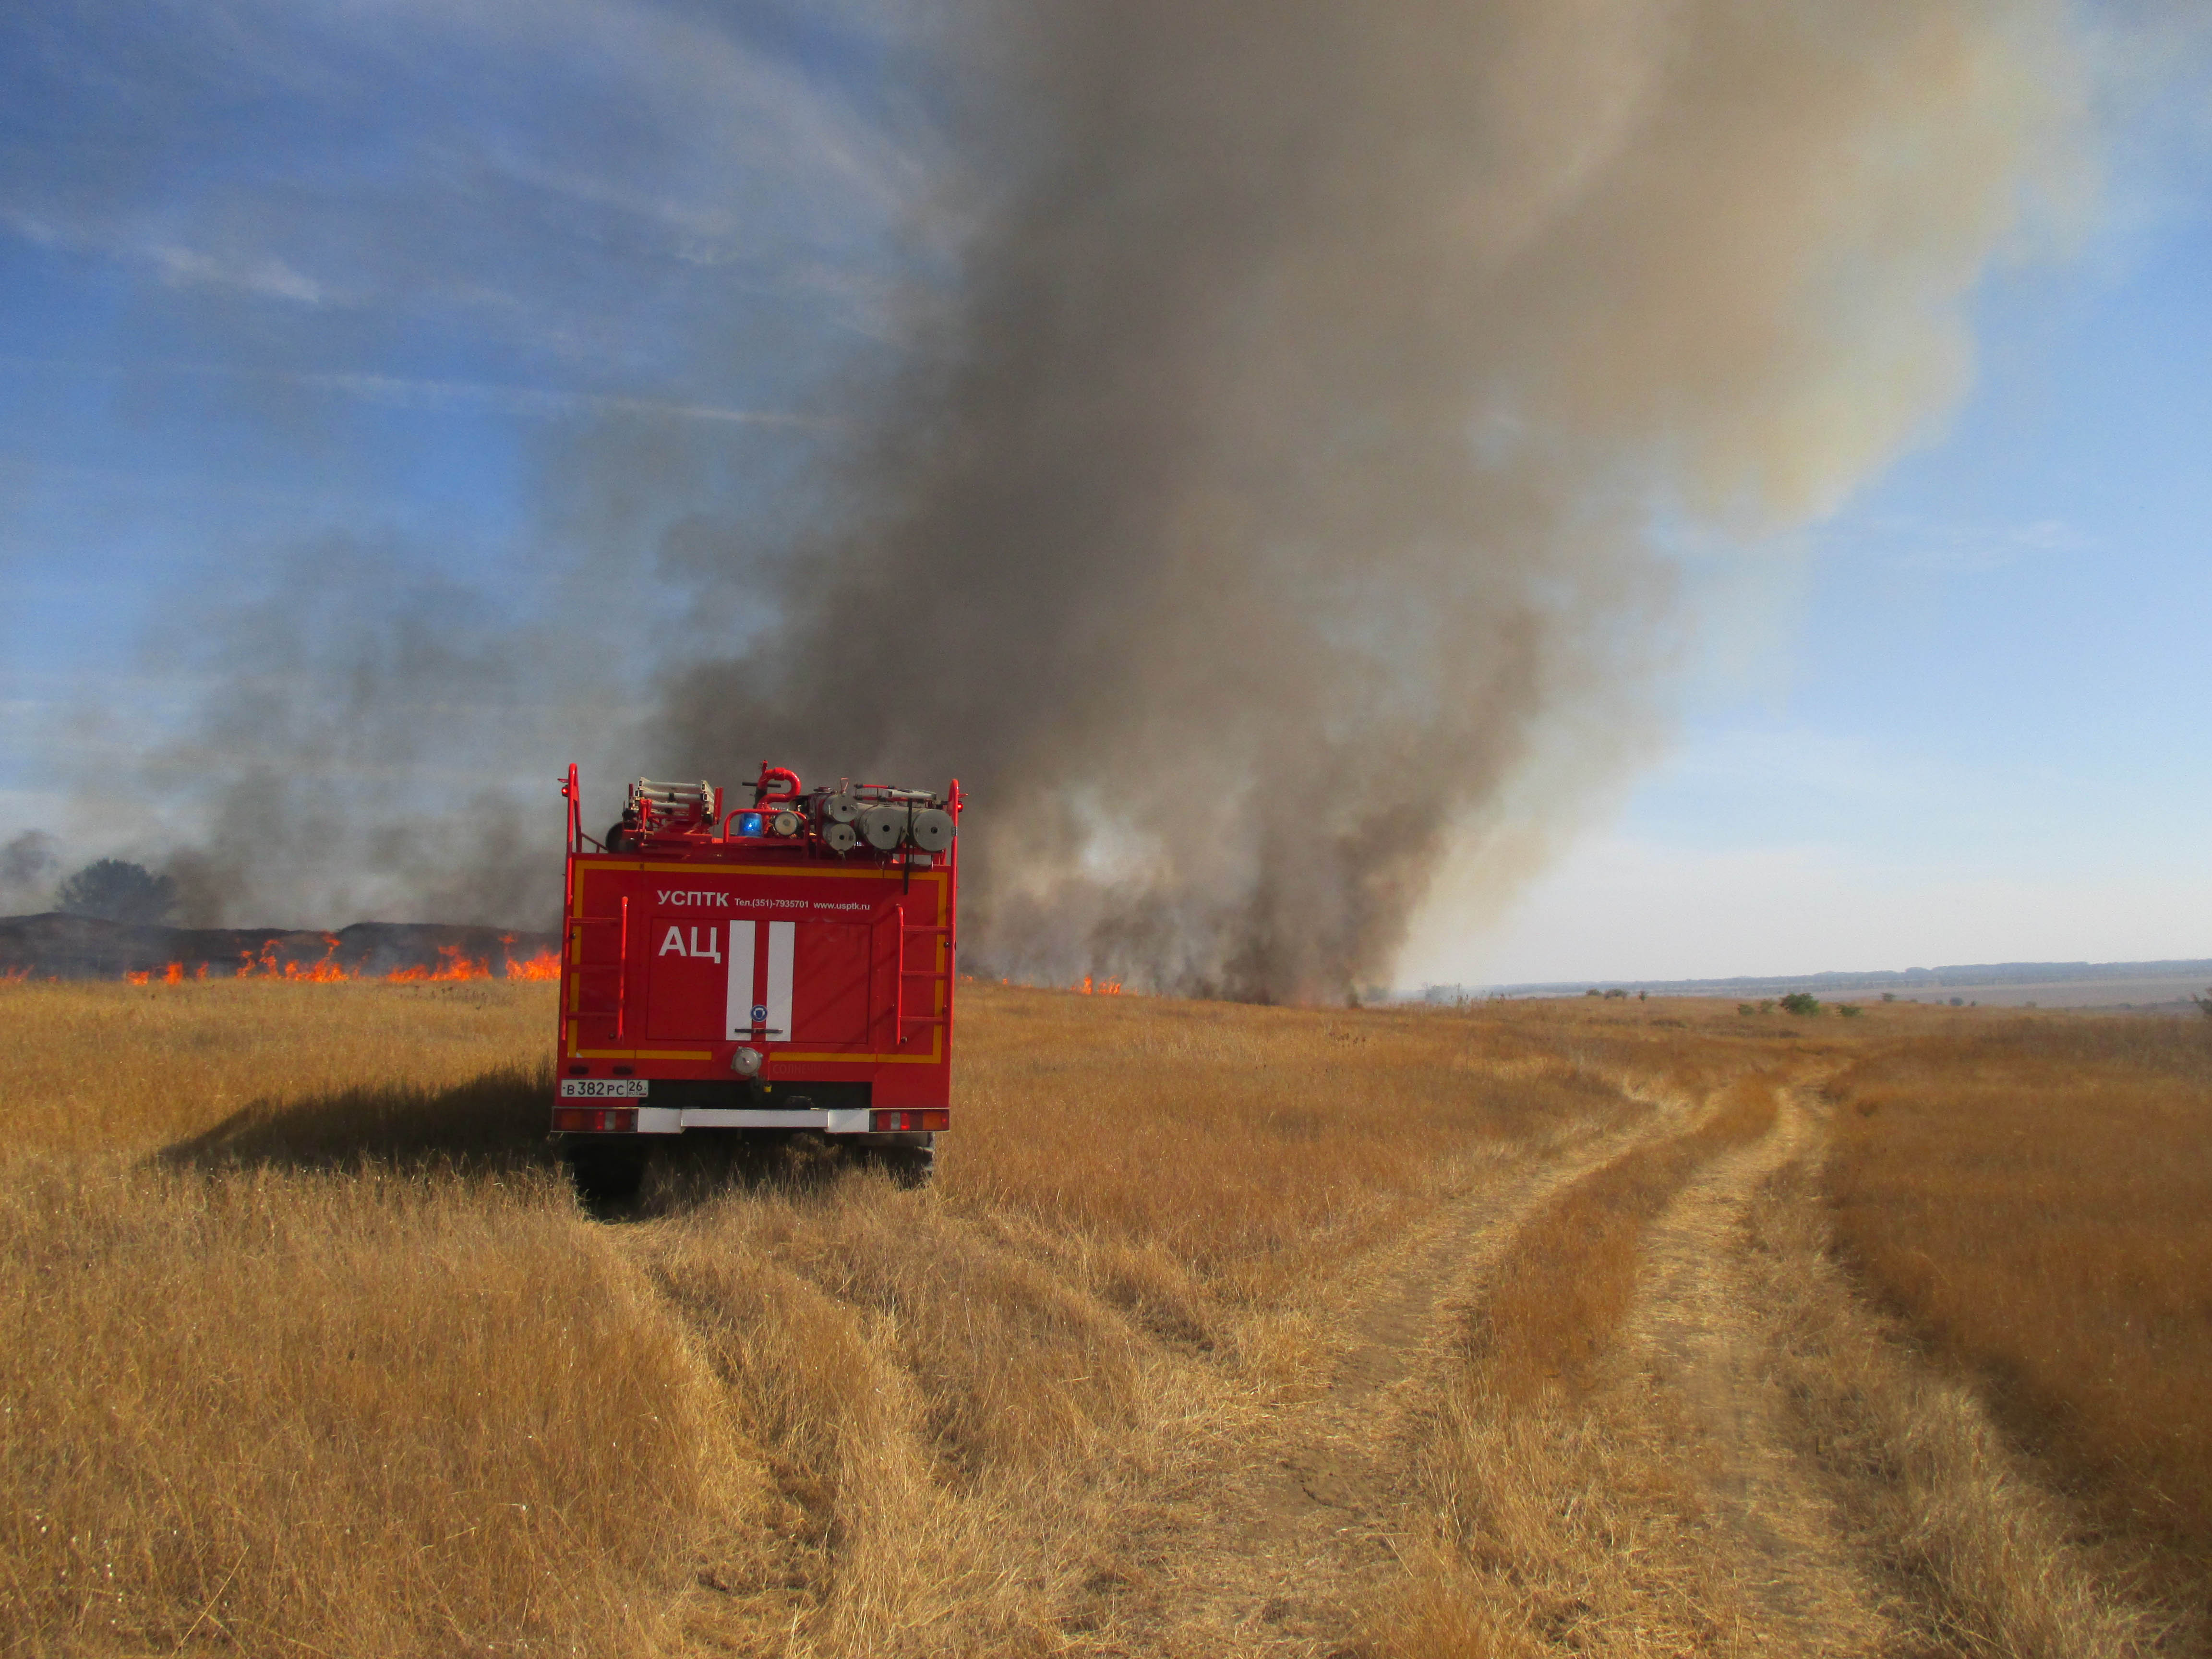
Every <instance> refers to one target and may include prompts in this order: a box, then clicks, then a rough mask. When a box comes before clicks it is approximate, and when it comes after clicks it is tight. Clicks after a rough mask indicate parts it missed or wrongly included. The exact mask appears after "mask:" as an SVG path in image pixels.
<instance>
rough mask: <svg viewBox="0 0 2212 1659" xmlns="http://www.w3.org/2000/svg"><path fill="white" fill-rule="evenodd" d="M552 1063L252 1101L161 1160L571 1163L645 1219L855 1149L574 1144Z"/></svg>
mask: <svg viewBox="0 0 2212 1659" xmlns="http://www.w3.org/2000/svg"><path fill="white" fill-rule="evenodd" d="M552 1097H553V1073H552V1072H551V1071H550V1069H549V1068H546V1067H544V1066H538V1067H530V1066H499V1067H495V1069H493V1070H491V1071H488V1072H483V1073H479V1074H477V1076H475V1077H472V1078H470V1079H467V1080H466V1081H465V1082H462V1083H458V1084H454V1085H450V1086H448V1087H446V1088H441V1089H433V1088H422V1087H410V1086H408V1085H380V1086H365V1087H359V1088H352V1089H341V1090H337V1091H332V1092H330V1093H327V1094H319V1095H310V1096H307V1097H305V1098H304V1099H299V1100H291V1101H284V1102H275V1101H267V1100H258V1101H252V1102H249V1103H247V1104H246V1105H244V1106H242V1107H240V1109H238V1110H236V1111H234V1112H233V1113H232V1114H231V1115H229V1116H228V1117H226V1118H224V1119H223V1120H222V1121H221V1122H220V1123H217V1124H216V1125H214V1126H213V1127H210V1128H208V1129H206V1130H204V1131H202V1132H201V1133H198V1134H196V1135H192V1136H190V1137H188V1138H187V1139H183V1140H179V1141H177V1142H175V1143H173V1145H171V1146H166V1147H164V1148H162V1149H161V1152H158V1153H156V1154H155V1162H156V1163H158V1164H161V1165H164V1166H166V1167H167V1168H170V1169H178V1170H203V1171H206V1172H210V1173H213V1172H216V1171H221V1170H239V1169H278V1170H349V1169H357V1168H360V1167H362V1166H363V1165H365V1164H366V1165H374V1166H376V1167H378V1168H380V1169H384V1170H397V1171H410V1172H423V1171H429V1170H438V1171H442V1172H448V1173H452V1174H456V1175H460V1176H491V1175H501V1174H510V1173H513V1172H515V1171H518V1170H544V1171H547V1172H564V1173H566V1174H567V1175H568V1176H569V1177H570V1178H571V1179H572V1180H573V1182H574V1188H575V1190H576V1194H577V1197H578V1199H579V1200H580V1202H581V1203H582V1205H583V1206H584V1208H585V1209H586V1211H587V1212H589V1213H590V1214H592V1216H593V1217H595V1218H598V1219H599V1220H602V1221H641V1220H650V1219H653V1218H655V1217H659V1216H666V1215H671V1214H675V1213H678V1212H682V1211H685V1210H690V1209H693V1208H696V1207H698V1206H701V1205H703V1204H707V1203H709V1202H712V1201H713V1200H714V1199H716V1198H718V1197H720V1196H721V1195H723V1194H726V1193H728V1192H729V1191H731V1190H732V1188H735V1189H738V1190H741V1191H748V1190H749V1191H756V1192H758V1191H768V1190H775V1191H781V1192H786V1193H788V1192H792V1191H794V1190H811V1189H815V1188H822V1187H824V1186H827V1185H829V1183H830V1182H833V1181H835V1180H836V1179H837V1178H838V1177H840V1176H842V1175H844V1174H845V1173H847V1172H848V1170H849V1169H850V1167H851V1165H850V1163H849V1162H848V1159H846V1158H842V1157H840V1156H839V1155H838V1154H836V1152H832V1151H829V1150H827V1149H825V1148H824V1147H823V1146H822V1144H821V1142H820V1139H819V1137H805V1136H799V1137H793V1138H792V1139H789V1140H769V1141H763V1142H757V1143H748V1144H745V1145H743V1146H738V1145H733V1144H726V1143H708V1144H702V1138H700V1137H688V1138H687V1139H690V1141H691V1142H692V1143H693V1144H691V1145H688V1146H687V1145H684V1144H681V1143H676V1144H669V1145H665V1146H646V1145H645V1144H643V1143H642V1142H633V1143H632V1144H630V1145H629V1146H607V1145H606V1144H605V1143H600V1144H599V1145H598V1146H572V1147H569V1148H568V1149H565V1150H564V1149H563V1148H562V1146H561V1145H560V1144H559V1143H558V1142H556V1141H555V1140H554V1139H552V1138H551V1137H550V1135H549V1134H548V1133H547V1118H548V1115H549V1113H548V1110H547V1103H548V1102H550V1100H551V1099H552Z"/></svg>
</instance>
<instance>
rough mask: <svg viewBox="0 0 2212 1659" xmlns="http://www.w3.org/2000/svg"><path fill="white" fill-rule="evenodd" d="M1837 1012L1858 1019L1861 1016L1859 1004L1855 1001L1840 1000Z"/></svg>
mask: <svg viewBox="0 0 2212 1659" xmlns="http://www.w3.org/2000/svg"><path fill="white" fill-rule="evenodd" d="M1836 1012H1838V1013H1839V1014H1841V1015H1842V1016H1843V1017H1844V1018H1845V1019H1857V1018H1858V1017H1859V1009H1858V1005H1857V1003H1855V1002H1839V1003H1838V1004H1837V1005H1836Z"/></svg>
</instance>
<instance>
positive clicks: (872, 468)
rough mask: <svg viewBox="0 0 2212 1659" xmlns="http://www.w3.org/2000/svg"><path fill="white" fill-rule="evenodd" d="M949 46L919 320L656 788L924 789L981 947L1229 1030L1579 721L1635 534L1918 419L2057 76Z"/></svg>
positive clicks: (1469, 12)
mask: <svg viewBox="0 0 2212 1659" xmlns="http://www.w3.org/2000/svg"><path fill="white" fill-rule="evenodd" d="M958 15H960V16H961V17H962V18H963V20H964V23H963V27H964V28H965V29H966V31H967V33H964V34H963V36H962V37H961V38H960V39H959V40H956V41H955V42H954V43H953V51H954V53H955V57H956V59H957V62H958V64H960V66H961V67H962V69H963V73H964V76H965V80H964V82H963V84H965V85H967V86H969V88H972V89H974V91H975V101H974V103H973V104H972V106H970V107H969V110H968V111H967V121H966V125H965V126H964V127H963V130H962V131H961V133H960V135H959V136H960V139H961V143H962V144H963V155H964V156H965V158H966V160H967V162H968V164H969V167H970V168H971V170H972V173H971V176H970V178H969V181H968V182H969V184H970V185H975V186H976V191H975V194H976V195H977V196H980V198H981V200H982V201H983V202H984V203H985V204H986V206H985V210H984V211H983V213H982V214H981V223H980V228H976V229H975V231H974V232H973V234H972V235H971V236H970V237H969V239H968V240H967V241H966V243H965V245H964V247H963V252H962V256H961V277H960V283H959V286H958V289H957V294H956V295H954V296H953V303H952V305H951V309H950V313H949V319H945V320H940V321H939V322H937V323H935V324H933V325H930V326H928V327H927V328H918V329H917V336H918V337H917V339H916V341H915V347H914V350H913V354H912V358H911V362H910V366H909V368H908V372H907V373H906V374H905V375H904V377H903V379H902V380H901V381H900V383H899V384H898V385H897V386H896V387H895V388H893V389H892V391H891V392H890V393H889V394H888V395H886V396H884V397H882V398H879V399H878V400H876V401H874V402H872V403H871V404H870V405H869V406H867V407H866V408H864V409H862V410H856V411H853V412H852V415H851V418H852V419H853V420H854V422H855V423H856V425H857V427H858V428H859V429H860V431H861V432H863V433H864V434H865V436H864V437H863V438H862V439H861V440H860V441H858V442H857V443H856V444H855V446H854V449H853V450H852V452H851V453H848V455H846V456H845V457H844V458H843V459H842V463H841V468H842V471H841V472H840V475H839V478H838V481H837V484H838V487H837V490H836V496H837V499H839V500H841V501H842V503H843V507H844V510H843V511H842V515H841V517H840V518H839V520H838V521H837V522H836V523H835V524H832V525H828V526H823V527H822V529H821V531H820V532H819V534H818V535H817V537H815V538H813V539H812V540H811V542H809V543H808V544H805V545H802V546H799V547H798V548H797V549H795V550H793V552H792V554H791V556H789V558H788V559H787V561H786V562H781V563H779V564H778V565H777V566H776V567H775V570H774V572H773V573H772V574H770V573H763V571H762V570H760V569H758V568H754V567H752V566H750V565H746V564H744V563H742V562H739V561H738V560H737V559H735V558H734V557H733V558H732V561H731V564H730V568H729V569H728V570H727V572H726V576H727V581H728V585H729V588H730V589H731V590H738V589H741V588H744V587H745V586H748V585H758V584H763V583H765V584H767V586H769V589H770V590H771V592H772V594H773V598H774V600H775V605H776V606H777V608H778V610H779V611H780V615H781V622H780V624H779V626H777V627H776V628H775V629H773V630H771V633H770V634H769V636H768V637H769V640H770V642H769V643H768V644H766V645H764V646H763V647H760V648H758V649H757V650H755V651H753V652H752V653H750V654H748V655H746V656H744V658H742V659H738V660H735V661H730V662H724V663H720V664H717V665H708V666H706V667H704V668H702V669H697V670H694V671H688V672H686V673H685V674H684V676H682V677H681V678H680V680H671V694H670V701H669V715H670V726H671V729H670V731H669V732H668V736H669V738H670V739H671V748H672V750H673V751H674V752H680V753H682V754H684V755H686V756H689V757H697V759H698V760H699V761H701V762H707V763H711V764H712V766H713V767H714V768H715V769H718V775H750V770H751V768H752V767H753V765H754V764H756V763H757V762H758V761H759V760H760V759H761V757H763V756H774V757H778V758H779V759H781V758H782V757H793V758H794V759H796V760H797V761H798V763H799V764H800V765H801V766H802V767H806V766H812V767H814V768H816V769H824V768H827V769H836V770H838V771H850V772H852V773H854V775H860V774H862V773H867V774H870V775H877V776H880V777H883V778H885V779H888V780H892V781H907V780H920V779H930V780H940V779H942V778H943V777H945V776H947V775H951V774H954V773H957V774H958V775H960V776H961V778H962V780H963V783H964V784H965V785H966V786H968V787H969V788H970V789H971V790H972V791H973V793H974V798H975V804H976V811H975V816H974V817H973V819H972V823H973V825H974V839H973V840H971V842H969V846H968V848H967V849H966V856H967V857H968V858H969V859H970V860H973V862H972V863H971V864H970V865H969V869H970V870H971V872H973V873H974V874H975V876H976V877H977V878H980V879H979V880H978V882H977V884H976V892H977V904H976V908H975V915H976V916H977V923H976V927H975V933H973V934H972V935H971V943H972V947H973V949H974V950H975V951H979V952H981V954H982V955H984V956H985V957H987V958H988V959H990V960H992V961H994V962H999V963H1008V964H1010V965H1012V966H1015V967H1018V968H1021V969H1026V970H1028V971H1031V972H1039V973H1052V974H1066V973H1070V972H1074V971H1084V970H1088V969H1105V970H1110V971H1115V972H1118V973H1121V974H1122V975H1125V976H1128V977H1130V978H1132V979H1133V980H1134V981H1137V982H1139V983H1144V982H1149V983H1151V984H1153V985H1156V986H1160V987H1169V988H1178V989H1191V990H1207V991H1211V992H1213V993H1216V994H1227V995H1231V996H1237V997H1245V998H1261V999H1271V1000H1291V999H1296V1000H1326V999H1334V998H1337V997H1340V996H1342V995H1344V994H1346V992H1347V991H1348V990H1350V989H1352V987H1356V986H1358V985H1359V984H1362V983H1365V982H1369V981H1372V980H1373V979H1375V978H1376V977H1379V976H1382V975H1385V974H1387V972H1388V970H1389V965H1390V961H1391V958H1392V956H1393V954H1394V952H1395V950H1396V948H1397V947H1398V945H1400V944H1401V941H1402V939H1403V936H1404V932H1405V928H1406V926H1407V920H1408V917H1409V915H1410V913H1411V911H1412V909H1413V907H1414V906H1415V905H1416V904H1417V903H1418V902H1419V901H1420V899H1421V897H1422V896H1423V895H1424V892H1425V890H1426V888H1427V885H1428V884H1429V882H1430V879H1431V876H1432V874H1433V872H1434V869H1435V866H1436V863H1437V858H1438V856H1439V853H1440V850H1441V849H1443V848H1444V847H1446V846H1447V845H1448V844H1449V843H1450V842H1452V840H1453V838H1454V837H1455V836H1459V835H1462V834H1463V833H1466V832H1467V830H1468V826H1469V825H1470V824H1475V823H1480V821H1481V820H1482V818H1483V817H1484V815H1485V814H1486V813H1487V812H1494V811H1496V810H1497V805H1498V799H1499V796H1500V793H1501V791H1502V790H1503V789H1504V788H1505V787H1506V786H1507V785H1508V784H1509V783H1510V782H1511V781H1513V779H1514V778H1515V777H1516V775H1517V774H1518V773H1519V772H1520V770H1521V769H1522V767H1523V766H1524V765H1525V764H1526V763H1528V760H1529V758H1530V756H1531V754H1532V752H1534V750H1537V749H1538V748H1540V747H1541V745H1543V744H1553V743H1557V742H1559V741H1562V740H1564V739H1563V738H1561V736H1560V734H1561V733H1563V732H1568V731H1571V730H1574V729H1578V728H1579V729H1583V730H1592V729H1595V730H1601V731H1602V730H1607V729H1608V728H1611V729H1618V727H1619V719H1618V718H1616V717H1614V716H1611V715H1609V714H1608V711H1613V710H1626V709H1627V708H1629V707H1630V706H1631V705H1632V703H1633V702H1634V700H1635V699H1634V693H1635V692H1636V690H1637V689H1638V687H1639V686H1640V685H1641V684H1644V682H1645V678H1646V674H1647V671H1648V669H1649V667H1650V659H1651V658H1652V657H1653V656H1654V654H1655V647H1654V645H1653V643H1652V642H1653V641H1655V640H1656V639H1657V638H1658V637H1659V636H1660V635H1661V633H1662V629H1659V628H1658V627H1657V626H1656V617H1658V616H1660V615H1662V614H1663V610H1664V603H1665V599H1664V589H1665V584H1664V582H1663V581H1662V580H1661V579H1660V578H1659V576H1658V574H1657V567H1656V564H1655V562H1654V561H1652V560H1651V559H1650V557H1649V556H1648V555H1647V554H1646V552H1645V550H1644V540H1643V527H1644V525H1645V524H1646V523H1647V522H1648V520H1650V517H1651V515H1652V514H1653V513H1655V512H1656V511H1668V512H1673V513H1689V514H1691V515H1692V516H1697V515H1699V514H1708V515H1722V516H1726V517H1727V518H1728V519H1729V521H1730V522H1731V523H1732V524H1733V525H1734V526H1735V527H1738V528H1747V529H1752V530H1768V529H1771V528H1774V527H1776V526H1780V525H1786V524H1788V523H1790V522H1793V521H1796V520H1802V519H1804V518H1806V517H1808V516H1811V515H1813V514H1814V513H1818V512H1820V511H1822V510H1825V509H1826V507H1830V506H1831V505H1832V503H1833V502H1834V501H1835V500H1836V499H1838V496H1839V495H1840V494H1841V492H1842V491H1843V490H1844V489H1846V488H1847V487H1848V486H1849V484H1850V483H1851V482H1852V481H1853V480H1854V479H1855V478H1857V477H1860V476H1862V475H1863V472H1864V471H1866V470H1867V469H1868V468H1869V467H1871V466H1872V465H1877V464H1878V463H1879V462H1880V461H1881V459H1884V458H1885V457H1886V456H1887V454H1888V453H1891V452H1892V451H1893V448H1894V447H1895V446H1896V445H1897V444H1898V442H1899V441H1900V439H1901V438H1902V437H1903V436H1904V435H1905V434H1906V433H1907V432H1908V431H1910V430H1911V428H1912V426H1913V424H1914V423H1915V422H1918V421H1920V420H1921V419H1923V417H1924V416H1925V415H1926V413H1927V412H1928V410H1929V409H1930V408H1931V407H1940V406H1941V404H1942V401H1943V400H1944V399H1945V398H1948V397H1950V396H1952V395H1954V393H1955V391H1956V390H1957V387H1958V386H1959V385H1960V381H1961V380H1962V378H1963V375H1964V372H1965V368H1964V365H1965V355H1964V347H1963V345H1962V343H1961V336H1960V331H1959V328H1958V325H1957V323H1956V320H1955V315H1954V312H1955V304H1956V301H1957V300H1958V298H1959V297H1960V295H1961V294H1962V293H1963V292H1964V291H1965V289H1966V288H1967V287H1968V286H1969V285H1970V284H1971V283H1972V280H1973V277H1974V276H1975V275H1976V273H1977V272H1978V270H1979V269H1980V267H1981V265H1982V264H1983V263H1984V260H1985V258H1986V257H1987V255H1988V253H1989V251H1990V248H1991V247H1992V246H1995V245H1996V243H1997V241H1998V240H2000V239H2001V238H2002V237H2003V236H2004V235H2006V234H2008V231H2009V230H2010V229H2011V228H2012V227H2013V222H2014V219H2015V215H2016V213H2017V204H2018V202H2019V200H2020V199H2021V189H2020V186H2021V179H2022V175H2023V173H2027V172H2028V171H2030V170H2032V168H2033V167H2034V166H2035V165H2036V158H2037V157H2038V155H2039V154H2040V151H2039V148H2038V147H2039V145H2040V144H2042V143H2045V142H2047V140H2048V138H2049V136H2050V135H2051V134H2052V133H2054V132H2057V131H2060V130H2062V129H2063V127H2064V125H2065V122H2066V108H2065V100H2064V96H2063V88H2065V87H2067V86H2069V85H2070V84H2071V81H2070V79H2069V73H2070V72H2069V65H2068V64H2067V63H2066V62H2065V61H2063V54H2061V53H2060V47H2061V46H2062V44H2063V28H2062V24H2063V16H2062V14H2061V13H2060V12H2059V10H2058V9H2057V7H2056V6H2055V5H2049V6H2047V5H2044V4H2040V3H2033V0H2022V3H2019V4H2015V5H2012V6H2003V5H1990V4H1980V3H1976V4H1966V3H1957V4H1945V3H1942V0H1911V3H1909V4H1908V3H1903V0H1899V3H1890V4H1885V3H1882V0H1851V3H1848V4H1846V3H1837V4H1832V5H1826V4H1814V3H1805V0H1800V3H1796V4H1790V3H1786V0H1785V3H1783V4H1780V5H1777V6H1771V7H1745V6H1740V5H1719V4H1711V5H1704V6H1700V5H1698V4H1694V3H1693V4H1691V5H1686V6H1685V5H1680V4H1665V5H1662V4H1657V3H1628V0H1620V3H1598V0H1593V3H1585V4H1579V5H1562V4H1559V3H1556V0H1527V3H1483V4H1477V3H1462V4H1447V3H1416V0H1381V3H1367V4H1361V5H1358V6H1352V5H1345V4H1342V3H1340V0H1328V3H1320V0H1250V3H1212V4H1208V3H1193V0H1176V3H1142V0H1139V3H1131V0H1111V3H1107V0H1099V3H1091V4H1064V5H1054V6H1050V7H1044V8H1020V7H1017V8H1009V9H1005V10H994V9H987V8H986V9H967V10H963V11H962V12H961V13H959V14H958ZM2054 54H2058V56H2057V57H2054ZM2054 88H2057V89H2058V90H2054ZM974 198H975V197H969V199H974ZM716 597H717V598H718V599H726V598H727V592H723V593H720V594H719V595H717V596H716Z"/></svg>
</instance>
